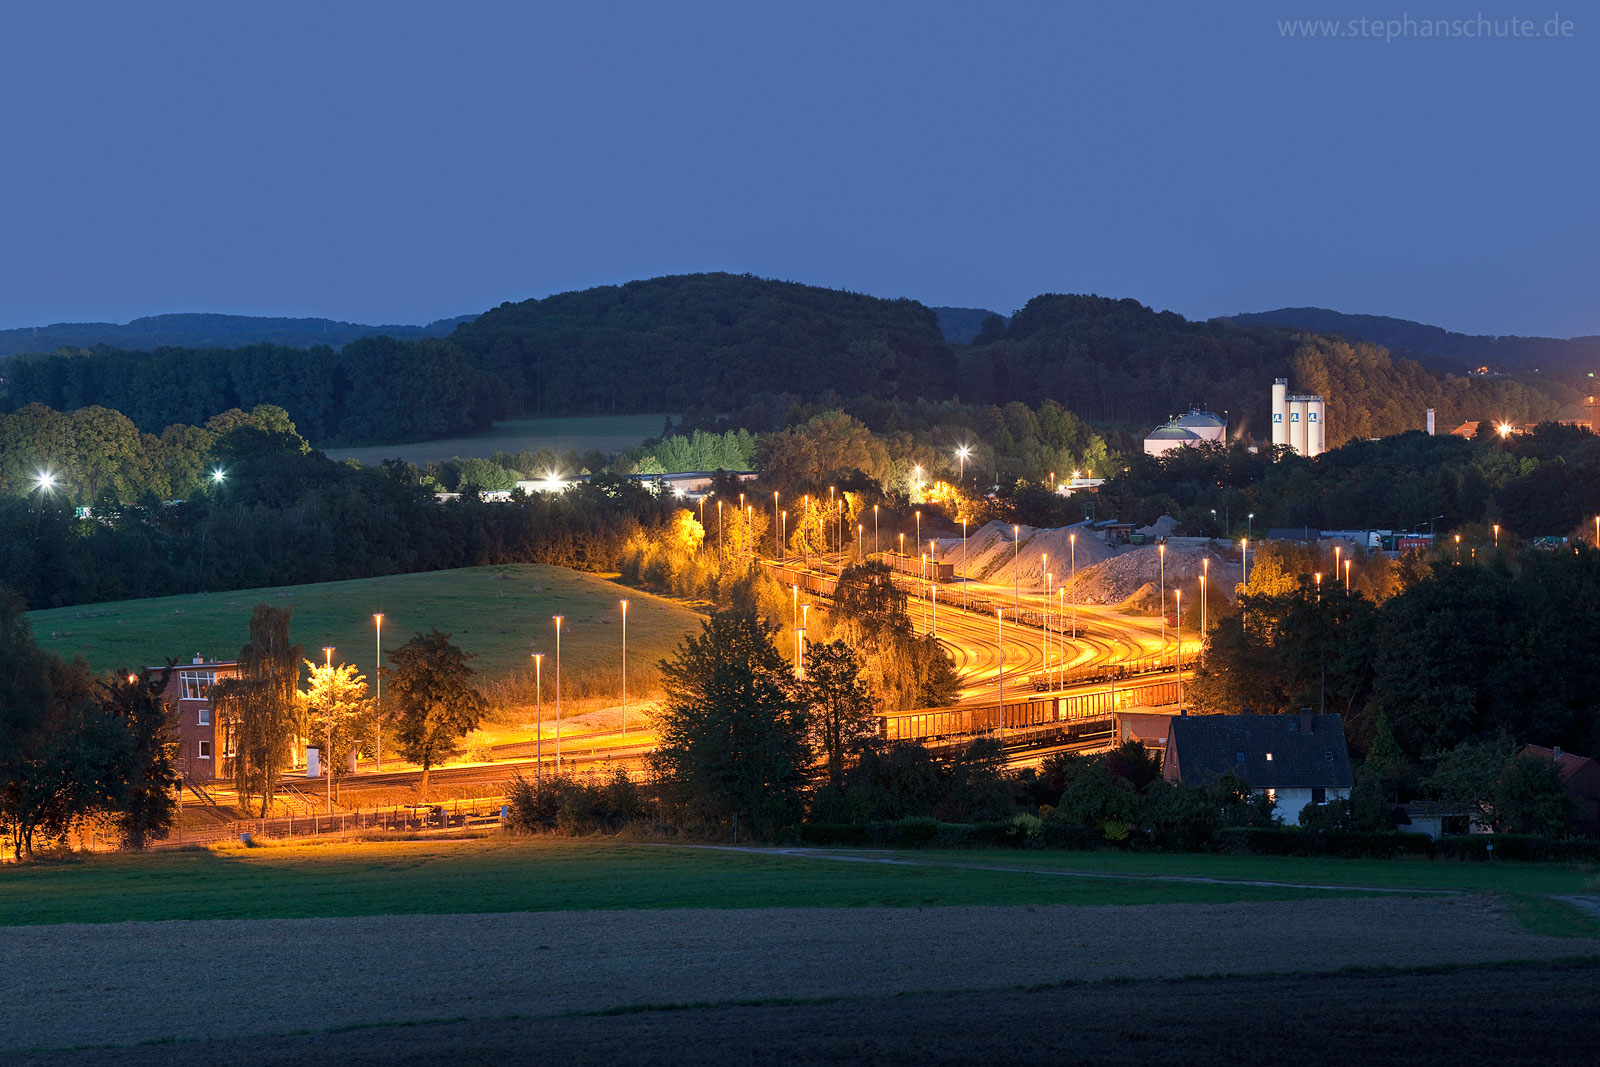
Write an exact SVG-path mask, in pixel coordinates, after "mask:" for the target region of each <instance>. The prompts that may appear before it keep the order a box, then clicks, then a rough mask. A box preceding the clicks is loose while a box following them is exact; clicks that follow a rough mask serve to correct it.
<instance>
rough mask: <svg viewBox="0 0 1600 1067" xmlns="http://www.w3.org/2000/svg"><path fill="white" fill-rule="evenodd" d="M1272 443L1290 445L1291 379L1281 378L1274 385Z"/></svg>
mask: <svg viewBox="0 0 1600 1067" xmlns="http://www.w3.org/2000/svg"><path fill="white" fill-rule="evenodd" d="M1272 443H1273V444H1275V445H1286V444H1288V443H1289V379H1287V378H1279V379H1277V380H1275V381H1274V382H1273V383H1272Z"/></svg>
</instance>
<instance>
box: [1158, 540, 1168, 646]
mask: <svg viewBox="0 0 1600 1067" xmlns="http://www.w3.org/2000/svg"><path fill="white" fill-rule="evenodd" d="M1156 555H1158V556H1160V557H1161V665H1162V666H1163V667H1164V666H1166V664H1167V544H1166V542H1165V541H1163V542H1162V543H1161V544H1159V545H1157V546H1156Z"/></svg>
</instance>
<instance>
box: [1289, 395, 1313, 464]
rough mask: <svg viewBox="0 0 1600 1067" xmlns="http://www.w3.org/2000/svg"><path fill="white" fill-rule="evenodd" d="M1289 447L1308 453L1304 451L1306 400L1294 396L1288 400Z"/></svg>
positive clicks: (1301, 452)
mask: <svg viewBox="0 0 1600 1067" xmlns="http://www.w3.org/2000/svg"><path fill="white" fill-rule="evenodd" d="M1289 447H1290V448H1292V449H1294V450H1295V451H1296V452H1298V453H1300V454H1301V455H1302V456H1304V455H1308V454H1309V453H1308V452H1307V451H1306V401H1305V398H1304V397H1296V398H1294V399H1292V400H1290V401H1289Z"/></svg>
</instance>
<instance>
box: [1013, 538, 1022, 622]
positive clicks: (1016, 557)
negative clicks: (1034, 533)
mask: <svg viewBox="0 0 1600 1067" xmlns="http://www.w3.org/2000/svg"><path fill="white" fill-rule="evenodd" d="M1021 563H1022V527H1020V526H1018V525H1017V524H1015V523H1012V525H1011V601H1012V603H1013V604H1014V605H1015V606H1016V610H1017V612H1018V614H1020V613H1021V612H1022V594H1021V592H1020V591H1019V590H1020V588H1021V587H1020V586H1018V584H1017V573H1018V572H1019V571H1020V570H1021V569H1022V566H1021Z"/></svg>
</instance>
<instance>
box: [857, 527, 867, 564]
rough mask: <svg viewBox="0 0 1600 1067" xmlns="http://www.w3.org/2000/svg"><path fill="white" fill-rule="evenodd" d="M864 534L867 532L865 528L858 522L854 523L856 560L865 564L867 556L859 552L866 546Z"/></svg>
mask: <svg viewBox="0 0 1600 1067" xmlns="http://www.w3.org/2000/svg"><path fill="white" fill-rule="evenodd" d="M866 532H867V528H866V527H865V526H864V525H862V524H861V523H859V522H858V523H856V558H857V559H859V560H861V561H862V562H863V563H865V562H866V556H867V554H866V553H865V552H863V551H861V549H862V548H863V547H864V546H865V544H866V540H867V539H866V537H865V536H864V535H865V534H866Z"/></svg>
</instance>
